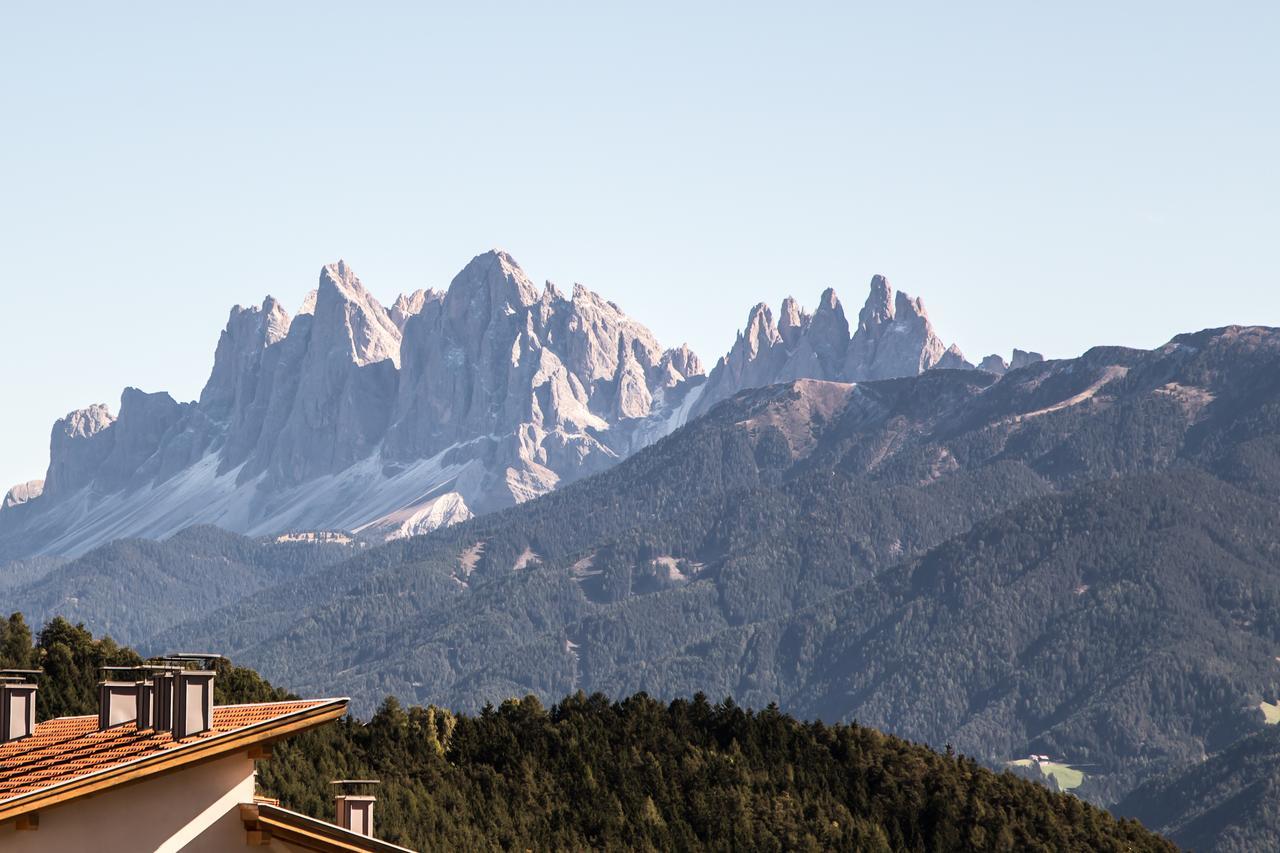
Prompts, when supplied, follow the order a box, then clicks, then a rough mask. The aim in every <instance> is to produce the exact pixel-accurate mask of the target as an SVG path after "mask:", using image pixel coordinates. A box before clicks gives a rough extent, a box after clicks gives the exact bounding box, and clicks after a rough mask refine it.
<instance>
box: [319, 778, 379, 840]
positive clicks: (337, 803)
mask: <svg viewBox="0 0 1280 853" xmlns="http://www.w3.org/2000/svg"><path fill="white" fill-rule="evenodd" d="M330 784H332V785H337V786H338V793H337V794H336V795H335V796H334V798H333V804H334V811H335V813H336V821H335V822H336V823H337V825H338V826H340V827H342V828H343V829H345V830H348V831H350V832H354V833H357V834H358V835H365V836H368V837H369V838H372V837H373V804H374V802H375V801H376V800H377V797H375V796H373V795H372V794H357V793H349V791H350V790H353V789H355V790H359V788H363V787H365V786H368V785H377V784H379V782H378V780H377V779H338V780H336V781H334V782H331V783H330Z"/></svg>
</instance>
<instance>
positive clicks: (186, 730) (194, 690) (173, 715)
mask: <svg viewBox="0 0 1280 853" xmlns="http://www.w3.org/2000/svg"><path fill="white" fill-rule="evenodd" d="M221 659H222V655H215V654H204V653H199V654H197V653H191V652H183V653H181V654H176V655H168V656H166V657H165V658H164V660H165V661H166V662H168V663H170V664H171V665H173V668H172V669H169V670H166V673H167V676H166V678H165V683H164V687H163V689H162V688H161V687H160V686H159V681H157V701H156V710H157V713H156V719H157V728H159V721H161V720H164V721H166V722H167V725H166V726H165V728H167V729H169V730H170V731H172V732H173V736H174V738H176V739H178V740H181V739H183V738H186V737H191V736H192V735H198V734H201V733H202V732H207V731H209V730H210V729H212V728H213V677H214V674H215V673H214V670H213V662H214V661H218V660H221ZM188 664H203V665H204V668H202V669H186V668H185V667H186V665H188ZM166 701H169V703H170V704H169V707H168V709H164V708H162V706H163V705H164V703H165V702H166Z"/></svg>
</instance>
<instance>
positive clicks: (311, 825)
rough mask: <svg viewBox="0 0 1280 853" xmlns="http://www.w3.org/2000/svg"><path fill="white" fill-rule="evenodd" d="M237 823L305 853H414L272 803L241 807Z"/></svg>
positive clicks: (256, 803) (247, 804)
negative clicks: (313, 851)
mask: <svg viewBox="0 0 1280 853" xmlns="http://www.w3.org/2000/svg"><path fill="white" fill-rule="evenodd" d="M240 819H241V820H242V821H244V827H245V829H246V830H247V831H251V832H258V833H263V834H264V835H265V836H266V837H268V838H279V839H280V840H282V841H287V842H290V843H292V844H295V845H297V846H299V847H302V848H304V849H307V850H318V851H322V853H328V851H349V853H365V851H367V853H413V851H412V850H410V849H409V848H407V847H399V846H397V845H395V844H392V843H390V842H388V841H379V840H378V839H376V838H371V837H370V836H367V835H361V834H360V833H358V832H352V831H351V830H349V829H343V828H342V827H340V826H335V825H334V824H332V823H326V822H325V821H323V820H317V819H316V818H313V817H307V816H306V815H304V814H299V813H298V812H295V811H290V810H289V809H283V808H280V806H278V805H276V804H275V803H271V802H266V801H263V800H257V801H255V802H252V803H244V804H243V805H241V806H240Z"/></svg>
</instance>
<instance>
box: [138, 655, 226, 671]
mask: <svg viewBox="0 0 1280 853" xmlns="http://www.w3.org/2000/svg"><path fill="white" fill-rule="evenodd" d="M226 659H227V658H226V656H225V655H220V654H217V653H215V652H174V653H173V654H169V655H160V656H159V657H157V658H155V660H160V661H172V662H174V663H178V664H187V663H196V664H203V665H204V667H205V668H206V669H208V668H210V667H211V666H212V665H213V664H214V663H215V662H217V661H220V660H226ZM177 668H178V669H181V668H182V667H177Z"/></svg>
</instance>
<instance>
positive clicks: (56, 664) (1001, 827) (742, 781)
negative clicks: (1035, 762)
mask: <svg viewBox="0 0 1280 853" xmlns="http://www.w3.org/2000/svg"><path fill="white" fill-rule="evenodd" d="M136 661H137V656H136V655H135V654H134V653H133V652H132V651H131V650H129V649H122V648H119V647H117V646H115V645H114V644H113V643H111V642H110V641H101V640H99V641H95V640H94V639H93V638H92V636H91V635H89V634H88V632H86V631H85V630H84V629H83V628H77V627H73V626H71V625H69V624H68V623H66V622H65V621H62V620H56V621H54V622H52V623H50V624H49V625H48V626H46V627H45V629H44V630H43V631H42V632H41V633H40V636H39V641H38V643H35V644H34V645H33V643H32V637H31V633H30V631H29V630H28V629H27V628H26V626H25V624H24V623H23V621H22V620H21V618H20V617H16V616H15V617H14V618H12V619H10V620H9V622H8V623H4V624H0V666H23V667H27V666H43V667H44V668H45V671H46V674H45V677H44V678H43V679H42V686H41V691H40V696H41V700H42V701H41V715H40V717H41V719H47V718H49V717H50V716H60V715H66V714H85V713H93V712H94V711H95V708H96V706H95V700H94V691H93V685H94V681H95V678H96V676H95V669H96V667H98V666H101V665H102V664H103V663H105V662H111V663H123V664H128V663H133V662H136ZM215 689H216V692H217V694H218V695H217V701H218V702H219V703H233V702H257V701H264V700H270V699H275V698H283V697H284V692H283V691H280V690H277V689H275V688H272V687H271V685H270V684H268V683H267V682H265V681H263V680H262V679H261V678H259V677H258V676H257V675H256V673H254V672H252V671H251V670H246V669H242V668H233V667H232V666H231V665H230V664H229V663H228V662H226V661H221V662H219V664H218V675H217V678H216V680H215ZM334 776H339V777H345V778H378V779H381V780H382V784H381V785H380V786H379V788H378V789H377V794H378V797H379V802H378V805H377V814H378V817H377V822H376V825H377V827H378V835H379V837H381V838H384V839H387V840H390V841H394V842H398V843H401V844H407V845H412V846H413V847H415V848H417V849H421V850H440V849H451V850H459V849H548V850H549V849H560V850H565V849H627V850H634V849H659V850H669V849H682V850H741V849H762V850H782V849H787V850H830V849H856V850H867V851H889V850H920V851H926V850H928V851H935V850H1006V851H1007V850H1037V849H1041V850H1066V849H1072V850H1084V849H1089V850H1107V851H1171V850H1173V849H1174V848H1173V846H1172V845H1171V844H1169V843H1168V842H1167V841H1165V840H1163V839H1161V838H1159V837H1157V836H1155V835H1153V834H1151V833H1150V832H1148V831H1146V830H1145V829H1143V828H1142V827H1141V826H1140V825H1139V824H1138V823H1136V822H1134V821H1122V820H1117V819H1116V818H1114V817H1112V816H1111V815H1110V814H1108V813H1107V812H1105V811H1103V810H1101V809H1098V808H1095V807H1093V806H1089V805H1087V804H1085V803H1083V802H1082V801H1080V800H1079V799H1077V798H1075V797H1072V796H1068V795H1063V794H1055V793H1051V792H1050V791H1048V790H1046V789H1045V788H1043V787H1041V786H1038V785H1035V784H1033V783H1030V782H1027V781H1025V780H1022V779H1018V778H1016V777H1014V776H1012V775H1010V774H1007V773H1006V774H996V773H993V772H991V771H989V770H986V769H984V768H982V767H980V766H978V765H977V764H975V763H974V762H973V761H972V760H970V759H966V758H963V757H955V756H952V755H941V754H939V753H937V752H933V751H931V750H929V749H927V748H925V747H922V746H918V745H915V744H911V743H908V742H906V741H903V740H900V739H898V738H895V737H891V736H887V735H884V734H881V733H879V732H876V731H874V730H872V729H868V728H864V727H862V726H848V725H838V726H827V725H823V724H822V723H800V722H797V721H796V720H795V719H793V718H792V717H790V716H787V715H785V714H782V713H780V712H778V711H777V709H776V708H769V709H766V710H764V711H761V712H758V713H753V712H751V711H749V710H744V709H742V708H740V707H738V706H737V705H736V704H734V703H733V702H732V701H731V700H725V701H724V702H721V703H718V704H715V705H712V704H711V703H709V702H707V701H706V699H705V698H704V697H703V696H701V695H698V696H696V697H694V698H693V699H692V701H690V700H687V699H678V700H676V701H673V702H671V703H670V704H669V705H664V704H663V703H660V702H657V701H654V700H653V699H650V698H648V697H646V696H642V695H638V696H633V697H631V698H628V699H625V700H623V701H620V702H613V703H611V702H610V701H609V700H608V699H606V698H605V697H604V696H601V695H598V694H597V695H593V696H590V697H588V696H586V695H584V694H581V693H578V694H575V695H573V696H570V697H568V698H567V699H565V700H564V701H563V702H561V703H559V704H557V705H556V706H554V707H552V708H550V709H545V708H544V707H543V706H542V705H541V703H539V702H538V700H537V699H535V698H534V697H532V696H529V697H526V698H525V699H523V700H519V701H517V700H512V701H509V702H504V703H503V704H502V705H501V706H500V707H498V708H492V707H489V708H486V709H484V711H483V712H482V713H480V714H479V715H476V716H467V715H455V714H453V713H450V712H448V711H444V710H441V709H439V708H435V707H427V708H422V707H412V708H407V709H406V708H404V707H402V706H401V705H400V704H399V703H398V702H397V701H395V700H394V699H388V700H387V701H386V702H385V703H383V705H382V706H381V707H380V708H379V710H378V712H377V713H376V714H374V715H373V717H372V719H371V720H370V721H369V722H368V723H367V724H363V723H360V722H359V721H357V720H353V719H350V718H347V719H344V720H341V721H339V722H338V723H336V724H334V725H331V726H325V727H323V728H321V729H319V730H316V731H312V732H307V733H305V734H303V735H300V736H298V737H296V738H293V739H290V740H287V741H285V742H282V743H280V744H277V745H276V747H275V750H274V756H273V758H272V759H271V760H270V761H266V762H262V763H260V764H259V776H258V779H259V785H260V787H261V789H262V792H263V793H264V794H266V795H269V796H274V797H278V798H280V799H281V800H282V802H283V803H284V804H285V805H286V806H289V807H292V808H297V809H301V810H302V811H304V812H306V813H309V814H312V815H314V816H316V817H319V818H322V819H332V808H333V805H332V790H331V788H330V786H329V784H328V781H329V779H331V778H333V777H334Z"/></svg>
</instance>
